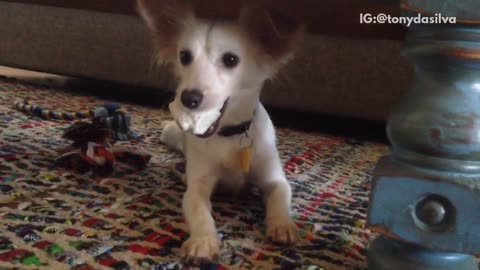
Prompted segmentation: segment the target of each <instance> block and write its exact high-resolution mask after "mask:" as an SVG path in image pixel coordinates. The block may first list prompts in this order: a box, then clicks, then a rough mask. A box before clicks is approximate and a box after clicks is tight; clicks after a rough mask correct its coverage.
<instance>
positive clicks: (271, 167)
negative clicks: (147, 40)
mask: <svg viewBox="0 0 480 270" xmlns="http://www.w3.org/2000/svg"><path fill="white" fill-rule="evenodd" d="M138 7H139V12H140V14H141V15H142V17H143V18H144V20H145V22H146V24H147V26H148V27H149V28H150V30H151V31H152V33H153V36H154V40H155V45H156V47H157V49H158V58H159V59H160V60H162V61H165V62H168V63H171V64H172V65H173V67H174V71H175V73H176V74H177V75H178V77H179V78H180V80H179V83H178V88H177V91H176V98H175V100H174V101H173V102H172V103H171V104H170V106H169V108H170V111H171V113H172V115H173V118H174V119H175V121H171V122H167V123H166V124H165V125H164V131H163V134H162V135H161V139H162V141H163V142H164V143H165V144H167V145H169V146H171V147H174V148H176V149H178V150H180V151H182V152H183V153H184V154H185V156H186V164H187V166H186V182H187V191H186V193H185V195H184V198H183V211H184V215H185V219H186V222H187V224H188V227H189V230H190V238H189V239H188V240H187V241H186V242H185V243H184V244H183V246H182V253H183V256H184V257H185V258H186V259H187V260H189V261H192V260H197V259H200V260H202V259H206V260H211V259H213V258H214V257H215V255H217V254H218V252H219V249H220V246H221V243H220V241H219V238H218V236H217V231H216V228H215V222H214V220H213V218H212V214H211V204H210V196H211V195H212V193H213V192H214V190H216V189H218V188H219V187H221V190H222V191H239V190H241V189H243V188H244V187H245V186H246V185H247V184H248V185H250V184H253V185H255V186H257V187H258V188H259V189H260V190H261V191H262V192H263V194H264V197H265V203H266V220H265V222H266V226H267V236H268V237H269V238H271V239H272V240H273V241H274V242H277V243H283V244H292V243H294V242H295V241H297V239H298V236H297V227H296V225H295V223H294V222H293V221H292V219H291V217H290V203H291V188H290V185H289V183H288V182H287V180H286V177H285V174H284V172H283V168H282V163H281V160H280V158H279V155H278V152H277V148H276V136H275V129H274V126H273V124H272V122H271V120H270V118H269V116H268V114H267V112H266V110H265V109H264V107H263V106H262V104H261V103H260V101H259V97H260V91H261V89H262V86H263V84H264V82H265V81H266V80H268V79H270V78H272V77H273V76H274V75H275V73H276V72H277V71H278V69H279V68H280V67H282V66H283V65H285V64H286V63H287V62H288V61H289V60H290V59H291V58H292V55H293V50H294V44H295V43H296V41H297V40H298V39H299V37H300V36H301V33H302V30H301V27H299V26H297V25H296V24H292V23H291V22H289V21H287V20H285V19H284V18H280V17H279V16H273V15H272V13H270V12H267V11H266V10H265V9H263V8H261V7H258V6H257V7H253V6H247V7H245V8H243V9H242V10H241V12H239V15H238V18H235V19H228V20H227V19H225V20H221V19H215V20H214V19H201V18H198V17H196V16H195V14H194V13H195V12H194V8H193V6H192V4H191V2H188V1H173V0H138Z"/></svg>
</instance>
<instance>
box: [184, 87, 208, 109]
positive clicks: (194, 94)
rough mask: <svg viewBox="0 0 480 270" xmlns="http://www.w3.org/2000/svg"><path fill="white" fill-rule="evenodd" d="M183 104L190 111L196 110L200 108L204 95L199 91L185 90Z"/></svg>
mask: <svg viewBox="0 0 480 270" xmlns="http://www.w3.org/2000/svg"><path fill="white" fill-rule="evenodd" d="M181 100H182V104H183V106H185V107H186V108H188V109H191V110H194V109H197V108H198V107H200V104H201V103H202V100H203V94H202V92H200V91H199V90H197V89H192V90H184V91H183V93H182V96H181Z"/></svg>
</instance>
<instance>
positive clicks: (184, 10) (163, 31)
mask: <svg viewBox="0 0 480 270" xmlns="http://www.w3.org/2000/svg"><path fill="white" fill-rule="evenodd" d="M187 2H188V1H186V0H137V4H138V11H139V13H140V15H142V17H143V19H144V20H145V22H146V24H147V26H148V27H149V28H150V30H151V31H152V33H153V35H154V38H155V45H156V47H157V49H158V53H159V58H160V60H162V61H165V62H169V61H170V60H172V59H171V58H172V57H175V55H176V52H175V50H176V43H177V41H178V36H179V34H180V32H181V31H182V28H183V27H184V26H185V24H186V23H187V22H188V21H189V20H190V19H193V12H192V11H191V8H190V7H189V5H188V3H187Z"/></svg>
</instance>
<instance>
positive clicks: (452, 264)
mask: <svg viewBox="0 0 480 270" xmlns="http://www.w3.org/2000/svg"><path fill="white" fill-rule="evenodd" d="M478 269H479V268H478V265H477V262H476V260H475V257H473V256H471V255H468V254H459V253H450V252H440V251H435V250H429V249H425V248H422V247H419V246H415V245H411V244H407V243H402V242H399V241H397V240H393V239H391V238H388V237H385V236H380V237H378V238H376V239H375V240H374V241H373V242H372V243H371V245H370V250H369V252H368V270H478Z"/></svg>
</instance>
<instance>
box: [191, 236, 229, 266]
mask: <svg viewBox="0 0 480 270" xmlns="http://www.w3.org/2000/svg"><path fill="white" fill-rule="evenodd" d="M220 245H221V242H220V239H219V238H218V237H217V235H209V236H194V237H192V236H191V237H190V238H188V240H187V241H185V243H183V245H182V256H183V258H184V259H185V262H186V263H187V264H192V265H200V264H202V263H204V262H211V261H214V260H216V259H217V258H216V257H217V255H218V253H219V252H220Z"/></svg>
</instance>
